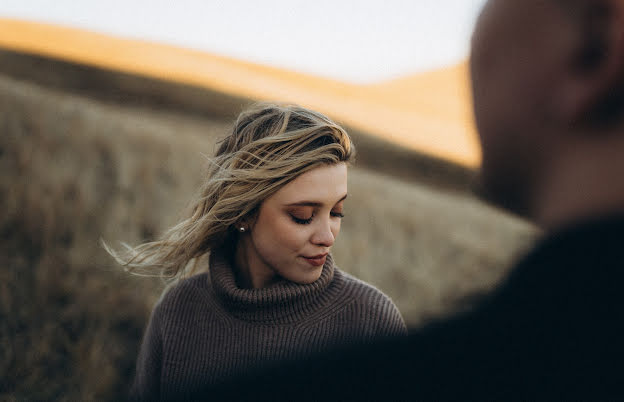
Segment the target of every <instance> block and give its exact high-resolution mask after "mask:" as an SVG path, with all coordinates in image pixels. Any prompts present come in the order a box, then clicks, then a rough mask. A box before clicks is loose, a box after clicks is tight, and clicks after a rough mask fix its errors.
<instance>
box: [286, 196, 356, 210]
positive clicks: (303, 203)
mask: <svg viewBox="0 0 624 402" xmlns="http://www.w3.org/2000/svg"><path fill="white" fill-rule="evenodd" d="M346 198H347V194H345V196H344V197H342V198H341V199H340V200H338V202H341V201H344V200H345V199H346ZM338 202H336V204H338ZM286 206H287V207H322V206H323V203H321V202H318V201H299V202H294V203H292V204H287V205H286Z"/></svg>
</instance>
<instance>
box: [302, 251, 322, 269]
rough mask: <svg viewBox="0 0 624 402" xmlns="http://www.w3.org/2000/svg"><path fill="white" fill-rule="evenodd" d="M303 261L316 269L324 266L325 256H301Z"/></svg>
mask: <svg viewBox="0 0 624 402" xmlns="http://www.w3.org/2000/svg"><path fill="white" fill-rule="evenodd" d="M303 259H304V260H306V261H307V262H308V263H309V264H310V265H312V266H315V267H318V266H321V265H323V264H325V260H326V259H327V254H319V255H315V256H311V257H306V256H303Z"/></svg>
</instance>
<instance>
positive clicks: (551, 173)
mask: <svg viewBox="0 0 624 402" xmlns="http://www.w3.org/2000/svg"><path fill="white" fill-rule="evenodd" d="M618 134H619V133H618ZM601 135H602V134H601ZM585 138H589V140H585V141H582V143H581V141H579V142H575V143H568V145H567V146H566V148H565V149H564V150H563V152H560V153H559V155H557V156H555V157H553V159H552V161H551V163H550V164H549V169H548V174H547V175H545V176H544V180H543V181H542V183H541V184H540V186H539V190H538V191H537V192H536V194H537V197H535V198H534V203H533V205H534V206H535V207H534V208H533V214H532V215H533V218H534V219H535V221H536V222H537V223H538V224H539V225H540V226H542V227H543V228H544V229H546V230H550V231H552V230H556V229H558V228H560V227H562V226H566V225H568V224H571V223H574V222H576V221H580V220H585V219H589V218H593V217H598V216H604V215H608V214H613V213H620V212H624V179H623V178H624V136H622V135H617V134H616V135H612V136H610V137H605V138H600V139H597V138H592V137H591V136H587V137H585ZM596 143H599V144H596Z"/></svg>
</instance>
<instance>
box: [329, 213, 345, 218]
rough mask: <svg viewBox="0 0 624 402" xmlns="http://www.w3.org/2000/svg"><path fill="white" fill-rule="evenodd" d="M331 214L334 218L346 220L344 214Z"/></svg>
mask: <svg viewBox="0 0 624 402" xmlns="http://www.w3.org/2000/svg"><path fill="white" fill-rule="evenodd" d="M329 214H330V215H331V216H333V217H334V218H341V219H342V218H344V214H343V213H342V212H330V213H329Z"/></svg>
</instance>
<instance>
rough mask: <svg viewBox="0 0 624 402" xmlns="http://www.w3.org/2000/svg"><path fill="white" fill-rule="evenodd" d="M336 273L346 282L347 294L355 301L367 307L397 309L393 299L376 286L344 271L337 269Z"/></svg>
mask: <svg viewBox="0 0 624 402" xmlns="http://www.w3.org/2000/svg"><path fill="white" fill-rule="evenodd" d="M336 271H337V274H338V275H340V276H341V277H342V280H344V289H345V292H347V293H349V294H350V295H351V297H352V299H353V300H354V301H356V302H358V303H363V304H366V305H368V304H371V305H378V304H382V305H388V306H392V307H394V308H396V306H395V305H394V303H393V301H392V299H390V297H388V296H387V295H386V294H385V293H383V292H382V291H381V290H379V289H378V288H376V287H375V286H373V285H371V284H370V283H366V282H364V281H363V280H361V279H359V278H356V277H355V276H353V275H351V274H349V273H347V272H344V271H342V270H338V269H337V270H336Z"/></svg>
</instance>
